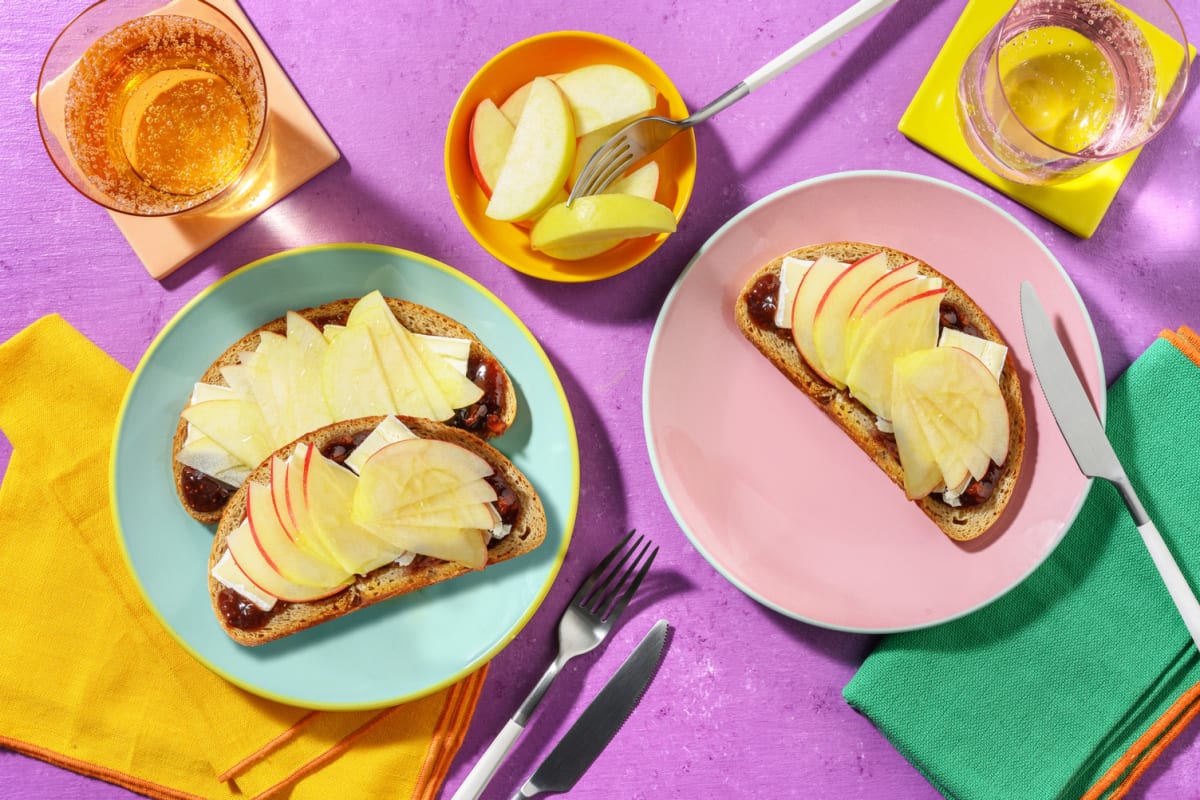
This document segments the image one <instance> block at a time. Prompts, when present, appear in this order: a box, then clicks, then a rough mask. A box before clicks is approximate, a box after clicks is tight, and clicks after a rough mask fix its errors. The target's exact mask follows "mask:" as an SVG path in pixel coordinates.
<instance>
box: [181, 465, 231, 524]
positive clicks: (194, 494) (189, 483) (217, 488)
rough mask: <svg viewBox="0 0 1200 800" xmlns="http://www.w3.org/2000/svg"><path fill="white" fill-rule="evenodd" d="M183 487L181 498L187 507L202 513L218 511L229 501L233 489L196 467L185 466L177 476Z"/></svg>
mask: <svg viewBox="0 0 1200 800" xmlns="http://www.w3.org/2000/svg"><path fill="white" fill-rule="evenodd" d="M179 478H180V480H179V482H180V485H181V486H182V487H183V500H184V502H185V503H187V505H188V508H190V509H192V510H193V511H198V512H200V513H202V514H204V513H208V512H212V511H220V510H221V509H222V508H224V507H225V504H226V503H228V502H229V497H230V495H232V494H233V493H234V491H235V489H234V487H232V486H230V485H229V484H227V483H222V482H221V481H219V480H217V479H216V478H213V477H211V476H208V475H205V474H204V473H203V472H201V471H200V470H198V469H194V468H192V467H187V466H185V467H184V468H183V471H182V473H180V476H179Z"/></svg>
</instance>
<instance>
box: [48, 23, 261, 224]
mask: <svg viewBox="0 0 1200 800" xmlns="http://www.w3.org/2000/svg"><path fill="white" fill-rule="evenodd" d="M36 102H37V111H38V127H39V129H40V131H41V134H42V141H43V142H44V143H45V145H46V151H47V152H48V153H49V154H50V158H51V159H52V160H53V161H54V164H55V166H56V167H57V168H58V170H59V172H61V173H62V174H63V177H65V178H66V179H67V180H68V181H70V182H71V184H72V185H73V186H74V187H75V188H76V189H78V190H79V191H80V192H82V193H83V194H84V195H86V196H87V197H88V198H90V199H92V200H94V201H95V202H97V203H99V204H101V205H103V206H105V207H106V208H109V209H111V210H113V211H118V212H121V213H125V214H133V215H138V216H148V217H149V216H166V215H169V214H178V213H181V212H185V211H189V210H192V209H197V210H200V209H207V208H212V207H213V206H214V205H215V204H217V203H219V202H220V199H221V198H223V197H228V196H230V195H231V194H233V193H234V190H235V188H236V186H237V185H238V184H239V182H241V181H244V180H246V178H247V176H248V174H249V173H250V172H252V171H253V169H254V168H255V165H256V164H258V163H259V161H260V160H261V156H262V153H263V151H264V149H265V148H266V138H267V136H266V130H267V124H266V123H267V90H266V82H265V79H264V77H263V69H262V64H261V62H260V61H259V59H258V56H257V54H256V53H255V51H254V46H253V45H252V43H251V42H250V40H249V39H248V38H247V37H246V34H245V33H243V31H242V30H241V29H240V28H239V27H238V26H237V24H235V23H234V21H233V20H231V19H230V18H229V17H228V16H226V15H225V14H224V13H222V12H221V11H220V10H219V9H217V8H216V7H214V6H212V5H210V4H209V3H206V2H204V0H169V1H168V0H102V2H98V3H96V4H94V5H92V6H90V7H89V8H87V9H86V10H85V11H84V12H83V13H81V14H80V15H79V16H78V17H76V18H75V19H74V20H72V22H71V23H70V24H69V25H68V26H67V27H66V28H65V29H64V30H63V31H62V33H60V34H59V36H58V38H57V39H56V40H55V42H54V44H53V46H52V47H51V48H50V52H49V53H48V54H47V56H46V60H45V62H44V63H43V65H42V72H41V76H40V78H39V80H38V93H37V96H36Z"/></svg>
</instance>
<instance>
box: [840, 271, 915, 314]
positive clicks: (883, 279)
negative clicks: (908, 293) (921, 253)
mask: <svg viewBox="0 0 1200 800" xmlns="http://www.w3.org/2000/svg"><path fill="white" fill-rule="evenodd" d="M920 274H921V272H920V270H919V269H918V267H917V262H916V261H910V262H908V263H907V264H905V265H903V266H901V267H897V268H896V269H893V270H889V271H888V272H886V273H884V274H883V275H880V276H879V278H878V279H877V280H876V281H875V282H874V283H872V284H871V285H870V286H868V287H867V288H866V290H865V291H864V292H863V293H862V296H861V297H859V298H858V300H856V301H854V305H853V306H852V307H851V308H850V315H849V316H850V317H856V316H858V315H859V314H861V313H862V311H863V309H865V308H866V307H867V306H868V305H870V304H871V302H872V301H874V300H875V298H876V297H878V296H879V295H881V294H883V293H884V292H886V291H887V290H888V289H891V288H892V287H893V286H895V285H896V284H898V283H903V282H905V281H909V280H912V279H913V278H916V277H919V276H920Z"/></svg>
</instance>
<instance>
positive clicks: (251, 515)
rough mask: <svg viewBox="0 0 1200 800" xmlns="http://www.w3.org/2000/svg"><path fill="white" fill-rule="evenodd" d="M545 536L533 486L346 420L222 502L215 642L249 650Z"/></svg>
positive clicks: (404, 436)
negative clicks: (221, 635) (220, 635)
mask: <svg viewBox="0 0 1200 800" xmlns="http://www.w3.org/2000/svg"><path fill="white" fill-rule="evenodd" d="M545 537H546V512H545V509H544V507H543V505H542V502H541V500H540V498H539V497H538V494H537V492H536V491H535V489H534V487H533V486H532V485H531V484H530V482H529V480H528V479H527V478H526V477H525V476H524V475H523V474H522V473H521V471H520V470H519V469H518V468H517V467H516V466H514V465H513V463H512V462H511V461H509V460H508V459H507V458H506V457H505V456H504V455H503V454H501V453H500V452H499V451H498V450H496V449H495V448H494V447H492V446H491V445H489V444H487V443H486V442H484V441H483V440H482V439H479V438H478V437H476V436H473V435H472V434H470V433H467V432H465V431H463V430H461V429H459V428H454V427H451V426H449V425H445V424H442V423H440V422H434V421H430V420H424V419H418V418H413V417H396V416H387V417H369V418H363V419H355V420H348V421H344V422H340V423H335V424H333V425H329V426H327V427H325V428H321V429H320V430H317V431H313V432H311V433H308V434H305V435H304V436H302V437H300V438H299V439H298V440H297V441H295V442H292V443H289V444H288V445H285V446H284V447H282V448H280V449H279V450H277V451H276V452H274V453H273V454H272V455H271V456H270V457H269V458H267V459H266V460H265V461H264V462H263V463H262V464H260V465H259V466H258V467H257V468H256V469H255V470H254V471H253V472H252V473H251V474H250V476H249V478H248V479H247V480H246V481H245V482H244V483H243V484H242V486H241V487H240V488H238V489H237V491H236V492H234V494H233V495H232V497H231V498H230V500H229V503H228V504H227V505H226V506H225V509H224V512H223V513H222V516H221V521H220V524H219V525H218V526H217V531H216V536H215V537H214V539H213V545H212V550H211V553H210V556H209V564H208V567H209V591H210V596H211V600H212V606H213V610H214V612H215V613H216V616H217V619H218V621H219V622H220V624H221V627H222V628H223V629H224V630H225V632H226V633H227V634H228V635H229V636H230V637H231V638H233V639H234V641H236V642H238V643H240V644H243V645H259V644H263V643H265V642H269V641H273V640H276V639H279V638H281V637H284V636H289V635H291V634H293V633H296V632H298V631H302V630H305V629H307V628H311V627H312V626H314V625H318V624H320V623H322V622H327V621H329V620H332V619H336V618H338V617H342V616H345V615H346V614H349V613H350V612H352V611H355V610H357V609H359V608H365V607H366V606H369V605H372V604H374V603H378V602H380V601H383V600H387V599H390V598H393V597H397V596H399V595H402V594H407V593H409V592H414V591H417V590H419V589H422V588H425V587H427V586H431V585H433V584H435V583H440V582H442V581H447V580H450V579H451V578H455V577H458V576H460V575H463V574H465V573H468V572H471V571H473V570H480V569H485V568H487V567H489V566H491V565H493V564H496V563H499V562H501V561H506V560H508V559H510V558H515V557H517V556H520V555H524V554H525V553H528V552H530V551H531V550H533V549H534V548H536V547H537V546H538V545H539V544H541V543H542V541H543V540H544V539H545Z"/></svg>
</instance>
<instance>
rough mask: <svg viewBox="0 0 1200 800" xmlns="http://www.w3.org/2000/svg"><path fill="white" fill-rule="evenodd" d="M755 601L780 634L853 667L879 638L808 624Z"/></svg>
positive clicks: (808, 648) (865, 655) (807, 648)
mask: <svg viewBox="0 0 1200 800" xmlns="http://www.w3.org/2000/svg"><path fill="white" fill-rule="evenodd" d="M755 605H756V606H758V608H759V612H760V613H762V614H763V615H765V616H766V618H767V619H768V620H769V621H770V622H771V623H773V624H774V625H775V627H776V628H778V629H779V632H780V634H781V635H783V636H786V637H788V638H790V639H792V640H793V641H795V642H796V643H797V644H799V645H801V646H802V647H803V648H804V649H805V650H808V651H811V652H817V653H821V654H822V655H824V656H826V657H827V658H830V659H832V660H834V661H837V662H838V663H839V664H844V665H846V666H850V667H857V666H858V665H859V664H861V663H862V662H863V659H865V658H866V657H867V655H868V654H870V652H871V651H872V650H874V649H875V645H876V644H877V643H878V642H879V640H880V638H881V637H880V636H878V635H873V634H863V633H849V632H847V631H835V630H830V629H828V628H821V627H818V626H816V625H810V624H809V623H807V622H801V621H799V620H795V619H792V618H790V617H785V616H784V615H782V614H780V613H778V612H776V611H773V610H771V609H769V608H767V607H766V606H762V605H759V604H757V603H756V604H755Z"/></svg>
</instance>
